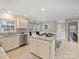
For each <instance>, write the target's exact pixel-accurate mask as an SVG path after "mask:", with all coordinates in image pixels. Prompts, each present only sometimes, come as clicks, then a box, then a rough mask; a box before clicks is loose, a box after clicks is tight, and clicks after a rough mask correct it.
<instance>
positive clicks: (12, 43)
mask: <svg viewBox="0 0 79 59" xmlns="http://www.w3.org/2000/svg"><path fill="white" fill-rule="evenodd" d="M2 40H3V43H2V47H3V49H4V50H5V51H9V50H12V49H14V48H17V47H19V36H15V37H7V38H3V39H2Z"/></svg>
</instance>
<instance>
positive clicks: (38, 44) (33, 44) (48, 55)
mask: <svg viewBox="0 0 79 59" xmlns="http://www.w3.org/2000/svg"><path fill="white" fill-rule="evenodd" d="M51 44H52V43H50V42H48V41H44V40H41V39H38V38H30V48H31V52H32V53H34V54H35V55H37V56H39V57H41V58H43V59H54V50H55V46H54V45H55V41H54V42H53V44H54V45H51ZM52 56H53V57H52Z"/></svg>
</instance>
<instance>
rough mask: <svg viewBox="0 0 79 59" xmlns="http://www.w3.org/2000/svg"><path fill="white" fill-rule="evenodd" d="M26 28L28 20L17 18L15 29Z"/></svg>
mask: <svg viewBox="0 0 79 59" xmlns="http://www.w3.org/2000/svg"><path fill="white" fill-rule="evenodd" d="M27 27H28V20H26V19H24V18H23V17H18V18H17V28H27Z"/></svg>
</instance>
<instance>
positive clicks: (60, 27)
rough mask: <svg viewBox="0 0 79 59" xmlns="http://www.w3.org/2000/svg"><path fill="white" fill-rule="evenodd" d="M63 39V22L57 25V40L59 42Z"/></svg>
mask: <svg viewBox="0 0 79 59" xmlns="http://www.w3.org/2000/svg"><path fill="white" fill-rule="evenodd" d="M64 39H65V22H58V23H57V40H59V41H61V40H64Z"/></svg>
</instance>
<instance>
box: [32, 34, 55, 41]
mask: <svg viewBox="0 0 79 59" xmlns="http://www.w3.org/2000/svg"><path fill="white" fill-rule="evenodd" d="M31 38H35V39H39V40H44V41H48V42H52V41H53V40H54V39H55V38H56V36H52V37H46V36H38V35H35V36H31Z"/></svg>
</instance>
